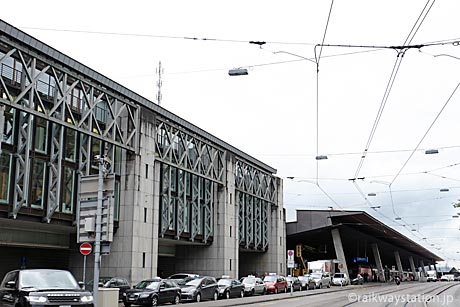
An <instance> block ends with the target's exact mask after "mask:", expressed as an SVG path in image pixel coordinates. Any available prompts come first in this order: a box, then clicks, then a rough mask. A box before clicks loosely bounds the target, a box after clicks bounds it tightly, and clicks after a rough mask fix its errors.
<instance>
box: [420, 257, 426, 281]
mask: <svg viewBox="0 0 460 307" xmlns="http://www.w3.org/2000/svg"><path fill="white" fill-rule="evenodd" d="M419 263H420V269H421V270H420V271H421V275H420V277H423V278H421V279H423V280H425V278H426V271H425V263H423V260H420V261H419Z"/></svg>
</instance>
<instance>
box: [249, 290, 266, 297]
mask: <svg viewBox="0 0 460 307" xmlns="http://www.w3.org/2000/svg"><path fill="white" fill-rule="evenodd" d="M264 292H265V289H264ZM254 294H256V290H254V289H252V291H251V295H252V296H253V295H254Z"/></svg>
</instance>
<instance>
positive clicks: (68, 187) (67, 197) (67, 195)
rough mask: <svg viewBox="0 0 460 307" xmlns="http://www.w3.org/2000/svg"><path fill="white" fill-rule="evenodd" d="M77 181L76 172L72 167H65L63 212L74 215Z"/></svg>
mask: <svg viewBox="0 0 460 307" xmlns="http://www.w3.org/2000/svg"><path fill="white" fill-rule="evenodd" d="M74 180H75V170H73V169H72V168H70V167H67V166H66V167H64V187H63V190H62V212H63V213H73V208H74V206H73V204H74V197H73V191H74V189H73V187H74Z"/></svg>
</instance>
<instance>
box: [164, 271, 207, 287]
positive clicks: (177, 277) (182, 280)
mask: <svg viewBox="0 0 460 307" xmlns="http://www.w3.org/2000/svg"><path fill="white" fill-rule="evenodd" d="M198 277H200V275H198V274H189V273H177V274H173V275H171V276H169V277H168V278H167V279H170V280H172V281H174V282H176V283H177V284H178V285H179V286H183V285H185V284H186V283H188V282H189V281H191V280H194V279H196V278H198Z"/></svg>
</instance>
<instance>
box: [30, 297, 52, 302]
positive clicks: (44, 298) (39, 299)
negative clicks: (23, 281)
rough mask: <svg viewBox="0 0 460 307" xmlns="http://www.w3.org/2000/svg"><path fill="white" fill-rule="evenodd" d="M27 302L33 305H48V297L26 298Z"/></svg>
mask: <svg viewBox="0 0 460 307" xmlns="http://www.w3.org/2000/svg"><path fill="white" fill-rule="evenodd" d="M26 298H27V301H29V302H32V303H46V302H47V301H48V299H47V298H46V296H26Z"/></svg>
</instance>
